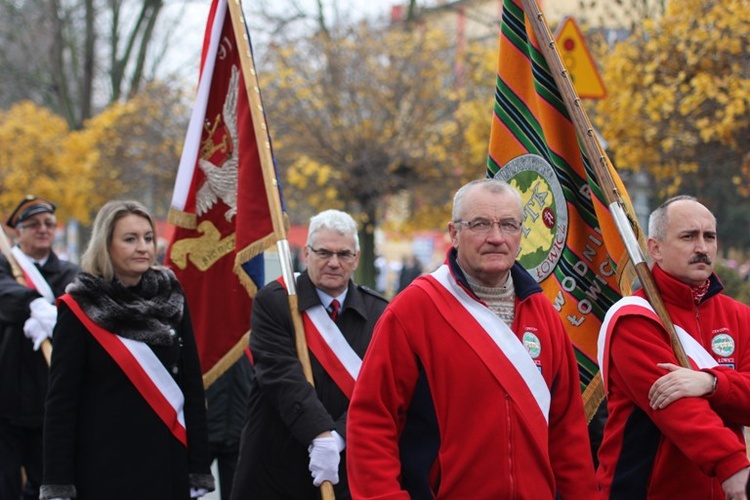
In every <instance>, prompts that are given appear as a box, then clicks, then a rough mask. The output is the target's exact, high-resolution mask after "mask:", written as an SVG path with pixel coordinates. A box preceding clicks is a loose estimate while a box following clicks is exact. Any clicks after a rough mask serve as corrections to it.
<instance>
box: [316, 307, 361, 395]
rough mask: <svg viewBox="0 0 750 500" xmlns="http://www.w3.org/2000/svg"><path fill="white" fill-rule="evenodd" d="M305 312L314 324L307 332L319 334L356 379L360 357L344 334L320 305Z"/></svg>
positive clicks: (359, 366)
mask: <svg viewBox="0 0 750 500" xmlns="http://www.w3.org/2000/svg"><path fill="white" fill-rule="evenodd" d="M305 314H306V315H307V316H308V317H309V318H310V321H311V322H312V324H313V326H315V331H313V332H308V333H310V334H317V335H320V337H321V338H322V339H323V342H325V343H326V345H327V346H328V347H329V348H330V349H331V351H332V352H333V353H334V354H335V356H336V357H337V358H338V360H339V361H340V362H341V364H342V365H343V366H344V368H345V369H346V371H347V373H348V374H349V375H350V376H351V377H352V378H353V379H354V380H357V376H359V370H360V368H361V367H362V359H361V358H360V357H359V355H358V354H357V353H356V352H354V349H352V346H350V345H349V342H347V341H346V338H344V334H343V333H341V330H339V327H338V326H336V323H334V321H333V320H332V319H331V317H330V316H329V315H328V312H326V310H325V308H324V307H323V306H322V305H317V306H313V307H311V308H309V309H307V310H305Z"/></svg>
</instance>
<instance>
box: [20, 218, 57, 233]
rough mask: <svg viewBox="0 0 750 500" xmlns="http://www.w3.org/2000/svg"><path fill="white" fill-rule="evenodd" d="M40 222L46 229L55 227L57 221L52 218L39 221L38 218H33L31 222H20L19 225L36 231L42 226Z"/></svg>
mask: <svg viewBox="0 0 750 500" xmlns="http://www.w3.org/2000/svg"><path fill="white" fill-rule="evenodd" d="M42 224H43V225H44V227H46V228H47V229H55V228H56V227H57V222H55V221H53V220H46V221H44V222H39V221H38V220H35V221H32V222H25V223H23V224H21V225H20V226H19V227H20V228H21V229H31V230H32V231H37V230H38V229H39V228H41V227H42Z"/></svg>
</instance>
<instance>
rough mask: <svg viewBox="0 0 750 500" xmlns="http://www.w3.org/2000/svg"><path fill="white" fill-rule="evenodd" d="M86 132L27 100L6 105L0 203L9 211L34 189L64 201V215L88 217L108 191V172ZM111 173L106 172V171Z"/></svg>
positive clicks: (0, 136) (1, 115) (1, 118)
mask: <svg viewBox="0 0 750 500" xmlns="http://www.w3.org/2000/svg"><path fill="white" fill-rule="evenodd" d="M91 146H92V144H91V142H90V140H88V138H87V137H86V134H84V133H78V134H74V133H71V132H70V130H69V127H68V125H67V123H66V122H65V120H64V119H63V118H62V117H60V116H57V115H55V114H53V113H51V112H50V111H49V110H46V109H44V108H40V107H38V106H36V105H35V104H33V103H31V102H28V101H25V102H21V103H19V104H16V105H15V106H12V107H11V108H10V109H9V110H7V111H0V209H1V211H2V213H4V214H9V213H10V211H11V210H13V208H15V206H16V205H17V204H18V202H19V200H20V199H21V196H23V195H25V194H34V195H36V196H41V197H43V198H49V199H50V200H53V201H54V202H55V203H56V204H57V205H58V215H59V218H60V220H63V221H64V220H67V219H68V218H70V217H75V218H77V219H79V220H80V221H82V222H84V223H86V222H88V220H89V216H90V212H91V207H94V206H99V205H101V204H102V203H103V202H104V201H105V200H106V196H107V192H108V190H107V188H108V184H107V183H106V174H105V173H104V172H102V171H100V170H98V169H96V164H97V162H98V154H97V152H96V151H95V150H94V149H93V148H92V147H91ZM103 174H105V175H103Z"/></svg>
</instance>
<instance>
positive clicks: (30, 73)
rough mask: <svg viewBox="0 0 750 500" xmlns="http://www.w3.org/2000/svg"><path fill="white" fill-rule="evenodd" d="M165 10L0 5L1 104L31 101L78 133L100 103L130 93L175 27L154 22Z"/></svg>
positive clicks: (119, 4) (149, 5)
mask: <svg viewBox="0 0 750 500" xmlns="http://www.w3.org/2000/svg"><path fill="white" fill-rule="evenodd" d="M164 7H165V4H164V1H163V0H113V1H108V2H99V1H95V0H70V1H64V0H49V1H48V2H46V3H45V4H44V8H42V7H41V6H40V4H39V3H38V2H32V1H29V0H18V1H16V0H0V12H2V15H0V45H2V47H3V50H2V51H0V67H2V68H3V71H2V72H0V106H2V107H6V108H7V107H9V106H10V105H11V104H13V103H15V102H18V101H20V100H31V101H33V102H35V103H37V104H39V105H43V106H46V107H48V108H49V109H51V110H53V111H54V112H55V113H56V114H58V115H60V116H62V117H64V119H65V120H66V122H67V123H68V125H69V126H70V127H71V128H72V129H78V128H81V127H82V126H83V122H84V121H85V120H86V119H88V118H90V117H92V116H93V115H94V114H96V112H97V111H98V110H99V109H101V108H102V107H104V106H106V105H107V104H109V103H111V102H116V101H124V100H127V99H128V98H130V97H132V96H134V95H136V94H137V93H138V92H139V91H140V90H142V89H143V86H144V85H145V84H146V83H147V82H148V81H149V80H153V79H154V76H155V74H156V70H157V68H158V67H159V65H160V64H161V63H162V62H163V61H164V58H165V55H166V48H167V47H168V45H169V42H170V40H171V35H172V34H173V32H174V30H175V29H177V28H176V27H177V26H179V25H180V23H178V22H176V21H175V19H170V20H168V22H160V21H162V20H161V17H162V11H163V10H164ZM174 15H175V16H179V15H181V13H179V12H177V13H175V14H174ZM157 32H158V33H159V34H158V35H156V33H157Z"/></svg>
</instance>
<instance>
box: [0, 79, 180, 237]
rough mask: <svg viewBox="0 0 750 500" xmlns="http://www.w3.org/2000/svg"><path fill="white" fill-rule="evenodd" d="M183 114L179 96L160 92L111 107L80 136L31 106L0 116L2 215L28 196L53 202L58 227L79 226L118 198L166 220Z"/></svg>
mask: <svg viewBox="0 0 750 500" xmlns="http://www.w3.org/2000/svg"><path fill="white" fill-rule="evenodd" d="M188 114H189V109H188V108H187V106H186V105H185V104H184V99H183V98H182V96H181V94H180V93H177V92H175V91H174V90H171V89H170V88H169V87H167V86H164V85H161V86H158V85H153V86H152V87H150V88H149V89H148V91H147V92H143V93H142V94H141V95H139V96H137V97H135V98H133V99H131V100H130V101H128V102H127V103H124V104H120V103H114V104H112V105H111V106H110V107H109V108H107V109H106V110H105V111H103V112H102V113H100V114H98V115H97V116H96V117H94V118H92V119H91V120H89V121H87V122H86V123H85V126H84V127H83V128H82V129H80V130H70V128H69V126H68V124H67V123H66V122H65V120H64V119H63V118H62V117H60V116H57V115H55V114H53V113H52V112H50V111H49V110H46V109H44V108H40V107H38V106H36V105H34V104H33V103H31V102H28V101H26V102H23V103H20V104H17V105H15V106H13V107H11V108H10V109H9V110H8V111H6V112H0V209H2V213H9V212H10V210H12V209H13V208H14V206H15V204H17V203H18V200H19V198H20V196H21V195H23V194H26V193H33V194H35V195H37V196H42V197H46V198H49V199H51V200H54V201H55V202H56V203H57V204H58V206H59V214H60V219H61V220H67V219H68V218H70V217H74V218H76V219H78V220H79V221H81V222H82V223H83V224H86V223H87V222H88V221H89V220H90V219H91V216H92V215H93V214H94V213H95V212H96V210H97V209H98V207H100V206H101V205H102V204H103V203H104V202H105V201H107V200H108V199H111V198H116V197H128V198H134V199H138V200H140V201H142V202H144V203H145V204H146V205H147V206H148V207H149V208H150V209H151V210H152V211H153V212H154V214H155V215H157V216H165V215H166V212H167V209H168V207H169V201H170V199H171V193H172V189H173V187H174V175H175V172H176V169H177V164H178V163H179V155H180V148H181V146H182V140H183V138H184V132H185V129H186V127H187V121H188Z"/></svg>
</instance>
